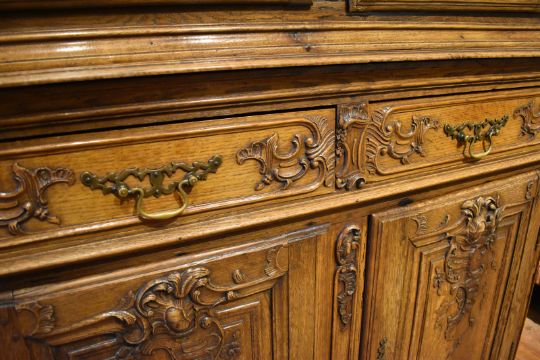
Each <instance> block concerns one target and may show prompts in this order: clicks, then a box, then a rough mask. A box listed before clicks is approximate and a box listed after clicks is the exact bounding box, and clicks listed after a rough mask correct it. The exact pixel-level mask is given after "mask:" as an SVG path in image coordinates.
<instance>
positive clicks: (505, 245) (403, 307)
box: [361, 173, 540, 359]
mask: <svg viewBox="0 0 540 360" xmlns="http://www.w3.org/2000/svg"><path fill="white" fill-rule="evenodd" d="M537 193H538V176H537V175H536V174H534V173H529V174H525V175H522V176H517V177H513V178H510V179H507V180H504V181H498V182H492V183H489V184H488V185H485V186H478V187H473V188H470V189H467V190H464V191H461V192H456V193H452V194H449V195H445V196H441V197H437V198H434V199H432V200H428V201H424V202H420V203H417V204H413V205H409V206H406V207H403V208H396V209H391V210H388V211H384V212H380V213H376V214H374V215H373V217H372V222H371V236H370V239H369V241H368V249H369V250H368V251H369V253H368V255H369V256H368V265H367V285H366V292H367V293H366V302H365V308H364V309H365V315H364V317H365V322H364V330H363V342H362V348H361V349H362V350H361V352H362V355H361V358H362V359H412V358H415V359H508V358H513V356H514V351H515V348H516V345H517V342H518V341H519V335H520V332H521V326H522V324H523V320H524V316H525V312H526V309H527V299H528V298H529V295H530V291H531V286H532V283H533V274H534V268H535V264H536V261H537V259H538V253H537V252H538V249H537V244H536V241H537V234H538V223H539V221H540V219H539V217H540V212H539V211H538V209H533V207H534V206H536V207H538V205H535V197H536V194H537Z"/></svg>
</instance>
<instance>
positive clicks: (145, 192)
mask: <svg viewBox="0 0 540 360" xmlns="http://www.w3.org/2000/svg"><path fill="white" fill-rule="evenodd" d="M222 162H223V159H222V157H221V156H219V155H214V156H212V157H211V158H210V160H208V162H207V163H203V162H194V163H192V164H191V165H190V164H187V163H183V162H172V163H171V164H170V165H165V166H162V167H160V168H157V169H146V168H145V169H139V168H129V169H125V170H122V171H120V172H117V173H109V174H108V175H106V176H103V177H99V176H96V175H95V174H93V173H91V172H83V173H82V174H81V182H82V183H83V184H84V185H86V186H88V187H89V188H90V189H92V190H101V192H102V193H103V195H107V194H113V195H115V196H116V197H117V198H119V199H126V198H135V199H136V202H135V213H136V214H137V216H139V217H140V218H141V219H145V220H167V219H171V218H174V217H177V216H180V215H182V213H183V212H184V210H186V208H187V207H188V206H189V203H190V201H189V197H188V194H187V192H186V189H187V188H192V187H193V186H195V184H197V183H198V182H199V181H201V180H206V178H207V176H208V174H210V173H216V172H217V169H218V168H219V166H220V165H221V163H222ZM178 170H181V171H184V172H185V173H186V174H185V175H184V178H183V179H182V180H180V181H174V182H172V183H171V184H168V185H164V184H163V181H164V180H165V178H168V177H171V176H172V175H173V174H174V173H175V172H177V171H178ZM128 177H132V178H135V179H136V180H138V181H143V180H144V179H145V178H147V177H148V178H149V181H150V185H151V186H149V187H142V186H141V187H130V186H129V185H128V184H127V183H126V182H125V180H126V179H127V178H128ZM172 193H176V194H177V195H178V196H179V199H178V203H179V204H180V207H179V208H178V209H173V210H165V211H159V212H156V213H149V212H147V211H146V210H144V208H143V205H142V203H143V199H144V198H147V197H150V196H154V197H156V198H157V197H160V196H162V195H169V194H172Z"/></svg>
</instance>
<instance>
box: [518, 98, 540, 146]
mask: <svg viewBox="0 0 540 360" xmlns="http://www.w3.org/2000/svg"><path fill="white" fill-rule="evenodd" d="M534 108H535V103H534V101H530V102H529V103H528V104H527V105H523V106H520V107H519V108H517V109H516V110H515V111H514V117H520V118H521V120H522V124H521V134H522V135H529V137H530V138H534V137H535V136H536V134H537V133H538V132H540V111H539V112H537V113H535V112H534Z"/></svg>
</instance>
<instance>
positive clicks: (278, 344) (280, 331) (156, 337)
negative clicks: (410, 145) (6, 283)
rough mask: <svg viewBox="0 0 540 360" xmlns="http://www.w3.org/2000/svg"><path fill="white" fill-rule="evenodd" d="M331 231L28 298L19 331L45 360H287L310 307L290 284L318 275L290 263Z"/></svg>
mask: <svg viewBox="0 0 540 360" xmlns="http://www.w3.org/2000/svg"><path fill="white" fill-rule="evenodd" d="M326 228H327V227H326V225H320V226H312V227H310V228H307V229H304V230H299V231H295V232H291V233H288V234H283V235H280V236H277V237H273V238H267V239H260V240H257V241H253V242H249V243H247V244H241V245H235V246H232V247H228V248H225V249H217V250H213V251H208V252H204V253H199V254H194V255H185V256H184V257H180V258H177V259H174V260H166V261H163V262H161V263H159V264H154V265H146V266H144V267H140V268H138V269H133V270H123V271H116V272H112V273H109V274H103V275H100V276H94V277H88V278H83V279H78V280H76V281H72V282H65V283H62V284H55V285H49V286H43V287H37V288H33V289H27V290H24V291H20V292H19V293H16V294H15V298H16V303H17V305H16V307H15V309H13V310H12V312H13V319H14V324H15V326H16V328H17V332H18V333H19V334H20V335H21V336H22V337H23V338H24V339H25V340H24V341H25V342H26V344H27V345H26V346H27V348H28V349H30V350H29V351H30V353H31V354H34V355H31V356H30V358H35V359H37V358H39V359H41V358H50V357H53V358H57V359H68V358H69V359H135V358H136V359H178V360H180V359H254V360H255V359H270V358H272V354H274V358H276V359H283V358H286V356H287V339H289V341H297V340H298V341H302V339H301V338H300V337H299V334H296V335H295V334H291V336H290V337H289V336H288V317H289V315H288V313H287V311H288V307H289V306H291V307H292V308H296V309H297V310H298V309H299V307H298V306H299V305H301V304H297V303H296V301H297V300H296V299H297V298H298V296H293V295H291V296H290V299H291V300H290V301H289V300H288V299H289V297H288V295H287V293H288V291H290V290H287V289H288V286H289V285H288V281H289V279H291V280H294V281H298V279H300V277H302V276H305V274H301V273H300V272H302V271H312V270H313V269H310V268H306V266H307V265H308V264H309V262H308V263H306V264H304V265H302V264H299V265H294V264H293V265H291V267H290V266H289V263H290V261H289V258H290V257H291V256H293V255H294V254H299V252H300V251H302V252H303V253H304V254H305V255H306V256H310V255H309V254H310V252H311V251H312V249H316V244H317V239H318V238H319V237H320V236H321V235H322V234H323V233H324V232H325V231H326ZM291 261H292V260H291ZM290 269H291V270H290ZM291 271H292V273H291ZM299 271H300V272H299ZM306 283H309V281H307V282H306ZM297 288H298V289H301V288H302V286H301V285H299V286H296V287H295V289H297ZM289 303H290V304H289ZM291 311H296V310H294V309H292V310H291ZM304 315H305V316H303V315H296V317H297V318H298V319H300V318H302V317H311V318H312V315H310V314H309V313H307V312H306V313H305V314H304ZM308 322H309V320H308ZM4 331H5V330H4ZM293 335H294V336H293ZM305 338H309V336H306V337H305ZM310 345H313V339H311V343H310ZM296 346H297V347H299V348H305V346H304V345H303V344H296ZM306 351H308V352H309V350H307V349H306ZM37 354H39V355H37ZM43 354H49V355H48V356H44V355H43ZM32 356H34V357H32Z"/></svg>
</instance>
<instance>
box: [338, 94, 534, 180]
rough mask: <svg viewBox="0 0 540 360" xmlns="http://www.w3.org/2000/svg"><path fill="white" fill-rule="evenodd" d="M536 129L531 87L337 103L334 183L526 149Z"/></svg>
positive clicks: (422, 171) (416, 171) (431, 168)
mask: <svg viewBox="0 0 540 360" xmlns="http://www.w3.org/2000/svg"><path fill="white" fill-rule="evenodd" d="M539 131H540V93H538V92H533V91H531V90H529V91H520V92H511V93H487V94H480V95H478V94H476V95H473V94H471V95H461V96H453V97H446V98H423V99H419V100H409V101H393V102H385V103H372V104H369V105H368V104H359V105H352V106H342V107H341V108H340V119H339V124H338V130H337V134H338V135H337V138H338V142H337V145H336V146H337V167H336V176H337V186H338V187H345V188H354V187H360V186H362V185H363V184H364V183H374V182H378V181H384V180H388V179H393V178H396V177H402V176H403V175H413V174H425V173H428V172H430V171H431V172H432V171H435V170H439V169H441V168H443V167H445V168H449V167H452V166H459V165H463V164H464V163H468V164H470V165H474V164H475V163H478V162H484V161H489V160H491V159H497V158H500V157H501V156H502V154H510V153H512V154H516V153H519V152H522V153H525V152H530V151H531V150H532V149H531V147H536V146H537V145H538V144H539V143H540V136H537V133H538V132H539Z"/></svg>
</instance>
